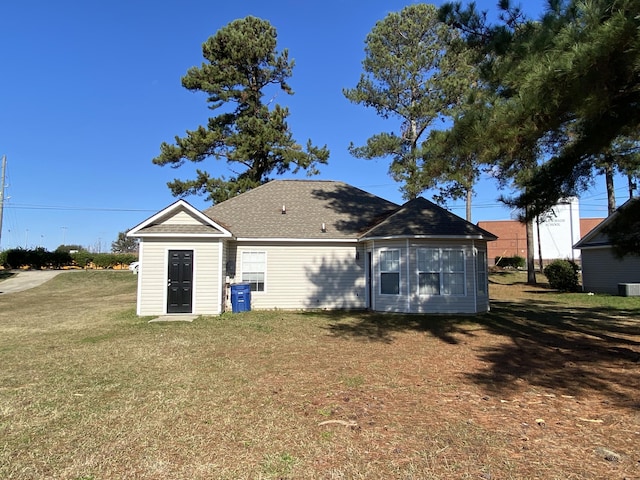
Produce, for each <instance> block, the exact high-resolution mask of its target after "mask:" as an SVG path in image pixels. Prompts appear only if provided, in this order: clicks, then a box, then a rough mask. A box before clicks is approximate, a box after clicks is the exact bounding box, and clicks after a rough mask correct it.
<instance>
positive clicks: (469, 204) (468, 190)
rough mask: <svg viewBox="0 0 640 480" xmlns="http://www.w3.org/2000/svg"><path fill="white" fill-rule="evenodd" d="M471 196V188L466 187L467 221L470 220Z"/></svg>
mask: <svg viewBox="0 0 640 480" xmlns="http://www.w3.org/2000/svg"><path fill="white" fill-rule="evenodd" d="M472 198H473V190H472V189H471V188H468V189H467V222H470V221H471V199H472Z"/></svg>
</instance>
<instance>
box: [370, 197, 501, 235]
mask: <svg viewBox="0 0 640 480" xmlns="http://www.w3.org/2000/svg"><path fill="white" fill-rule="evenodd" d="M393 237H423V238H452V237H458V238H478V239H483V240H488V241H492V240H496V239H497V238H498V237H496V236H495V235H494V234H492V233H490V232H488V231H486V230H484V229H482V228H480V227H478V226H476V225H474V224H472V223H471V222H467V221H466V220H464V219H462V218H460V217H458V216H457V215H455V214H453V213H451V212H449V211H448V210H445V209H444V208H442V207H440V206H438V205H436V204H435V203H433V202H430V201H429V200H426V199H424V198H422V197H419V198H416V199H414V200H410V201H409V202H407V203H405V204H404V205H403V206H402V207H401V208H400V209H398V210H397V211H396V212H394V213H393V214H392V215H390V216H388V217H386V218H384V219H383V220H382V221H381V222H380V223H378V224H377V225H375V226H374V227H373V228H371V229H370V230H368V231H367V232H366V233H365V234H364V235H362V238H366V239H371V238H393Z"/></svg>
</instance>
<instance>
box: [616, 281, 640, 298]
mask: <svg viewBox="0 0 640 480" xmlns="http://www.w3.org/2000/svg"><path fill="white" fill-rule="evenodd" d="M618 295H620V296H621V297H640V283H619V284H618Z"/></svg>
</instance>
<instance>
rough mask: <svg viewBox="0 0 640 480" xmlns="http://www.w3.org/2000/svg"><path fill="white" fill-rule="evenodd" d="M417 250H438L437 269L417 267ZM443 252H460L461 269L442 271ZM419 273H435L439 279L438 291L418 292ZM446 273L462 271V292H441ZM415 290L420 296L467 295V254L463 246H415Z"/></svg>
mask: <svg viewBox="0 0 640 480" xmlns="http://www.w3.org/2000/svg"><path fill="white" fill-rule="evenodd" d="M419 250H438V263H439V270H438V271H437V272H436V271H430V270H429V271H427V270H425V271H421V270H419V268H418V255H419V254H418V251H419ZM443 252H462V259H463V261H462V266H463V269H462V271H458V272H444V271H443V268H442V267H443V265H442V262H443V260H442V259H443ZM421 273H437V274H438V275H439V279H440V293H438V294H434V293H420V274H421ZM447 273H458V274H460V273H462V274H463V278H464V283H463V286H464V292H463V293H443V292H444V275H445V274H447ZM416 291H417V293H418V296H420V297H466V296H467V255H466V251H465V249H464V248H442V247H417V248H416Z"/></svg>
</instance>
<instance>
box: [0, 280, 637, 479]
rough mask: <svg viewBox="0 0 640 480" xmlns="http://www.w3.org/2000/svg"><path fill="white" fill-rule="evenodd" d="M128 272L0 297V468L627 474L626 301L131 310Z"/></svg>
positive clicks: (507, 286) (237, 475)
mask: <svg viewBox="0 0 640 480" xmlns="http://www.w3.org/2000/svg"><path fill="white" fill-rule="evenodd" d="M135 282H136V277H135V276H134V275H131V274H130V273H128V272H113V271H111V272H110V271H104V272H91V271H87V272H76V273H73V274H68V273H65V274H61V275H58V276H57V277H56V278H54V279H53V280H51V281H50V282H48V283H46V284H44V285H42V286H41V287H38V288H35V289H32V290H29V291H25V292H20V293H14V294H9V295H0V478H6V479H40V478H46V479H72V480H81V479H82V480H89V479H93V480H99V479H100V480H101V479H219V478H220V479H245V478H246V479H316V478H318V479H381V478H384V479H395V478H398V479H429V478H432V479H466V478H468V479H485V480H490V479H494V480H497V479H604V478H606V479H620V480H622V479H625V478H626V479H638V478H640V298H619V297H609V296H600V295H594V296H588V295H586V294H560V293H557V292H553V291H551V290H547V289H545V288H540V287H530V286H528V285H525V284H524V283H522V278H521V277H520V276H518V274H505V275H492V277H491V295H492V298H493V303H492V311H491V312H490V313H489V314H486V315H480V316H407V315H379V314H369V313H345V312H314V313H309V312H307V313H302V312H279V311H270V312H246V313H242V314H235V315H234V314H225V315H223V316H221V317H210V318H200V319H197V320H196V321H194V322H193V323H151V324H150V323H148V322H147V321H148V320H149V319H148V318H137V317H136V315H135V298H136V296H135Z"/></svg>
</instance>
